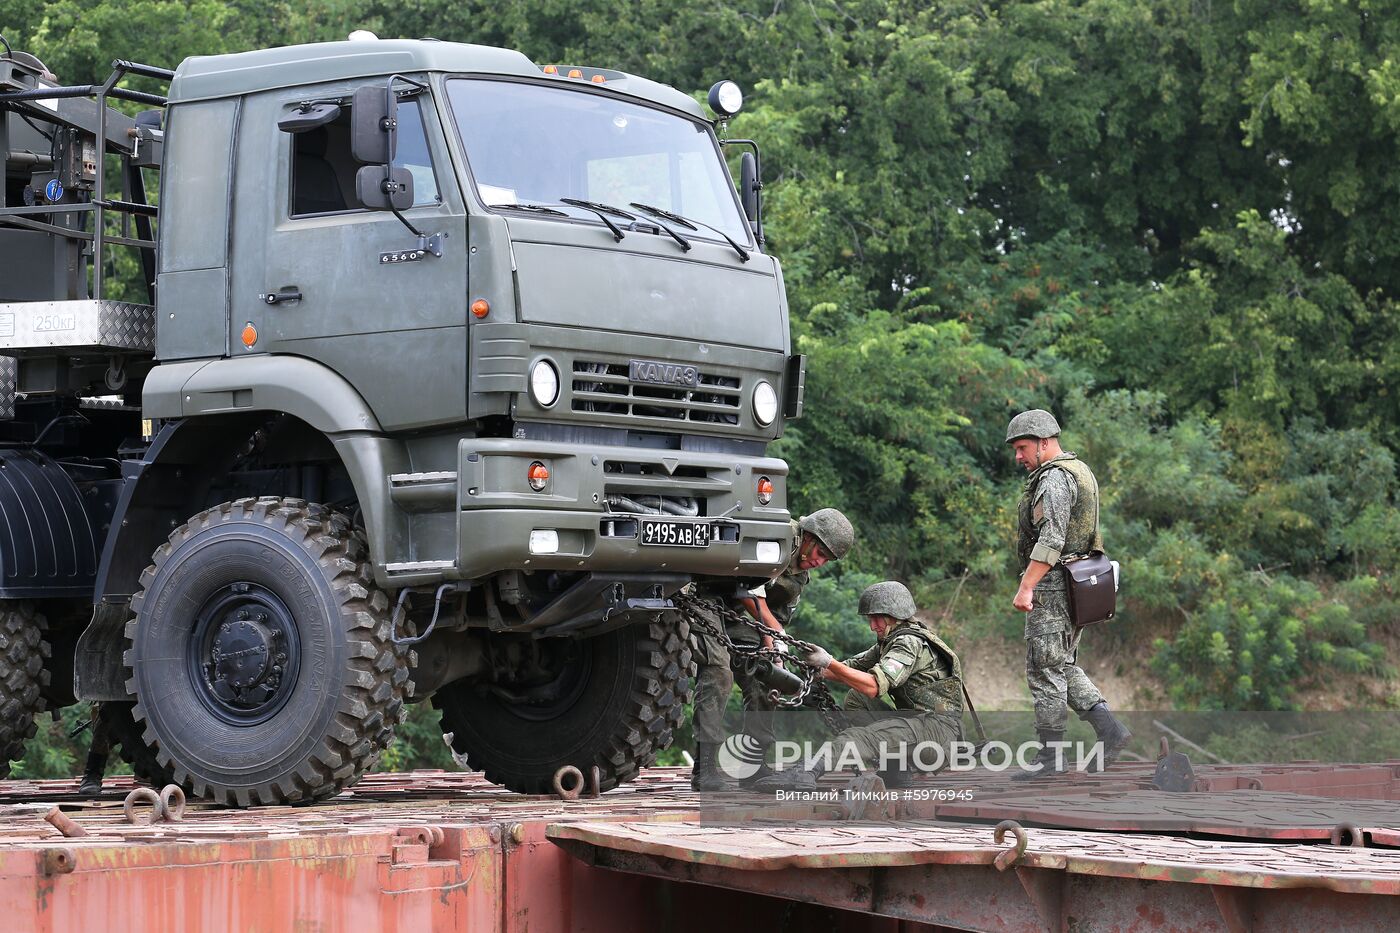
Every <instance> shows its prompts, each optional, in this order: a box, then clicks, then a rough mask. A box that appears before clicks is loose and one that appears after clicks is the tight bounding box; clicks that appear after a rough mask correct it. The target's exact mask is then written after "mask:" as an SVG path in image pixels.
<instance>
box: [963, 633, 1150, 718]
mask: <svg viewBox="0 0 1400 933" xmlns="http://www.w3.org/2000/svg"><path fill="white" fill-rule="evenodd" d="M1094 636H1095V633H1094V632H1092V631H1091V632H1087V633H1086V634H1085V635H1084V639H1083V647H1082V648H1081V650H1080V653H1079V661H1080V666H1081V667H1083V668H1084V673H1086V674H1088V675H1089V679H1090V680H1092V681H1093V682H1094V683H1095V684H1097V685H1098V688H1099V690H1100V691H1102V692H1103V695H1104V696H1105V697H1106V698H1107V699H1108V703H1109V705H1110V706H1111V707H1114V708H1116V709H1142V708H1148V706H1149V705H1150V706H1156V705H1159V704H1160V703H1161V701H1160V699H1156V700H1154V699H1153V697H1154V695H1158V694H1160V692H1161V691H1160V688H1158V687H1157V684H1156V681H1155V679H1154V678H1152V676H1151V674H1150V672H1149V671H1148V670H1147V669H1146V667H1145V665H1144V664H1143V663H1142V662H1141V661H1139V660H1137V659H1133V658H1129V657H1127V656H1126V652H1121V651H1108V652H1105V651H1103V650H1096V646H1095V641H1102V639H1096V638H1095V637H1094ZM955 650H957V651H958V656H959V658H960V660H961V661H962V665H963V675H964V677H965V679H966V683H967V688H968V693H970V694H971V695H972V702H973V703H975V704H976V705H977V709H978V710H979V711H980V710H984V709H985V710H1028V709H1030V708H1031V695H1030V691H1029V690H1027V689H1026V653H1025V652H1026V648H1025V643H1024V642H1011V641H1007V640H1004V639H999V638H987V639H982V640H979V641H973V642H968V643H966V644H964V645H958V646H956V647H955Z"/></svg>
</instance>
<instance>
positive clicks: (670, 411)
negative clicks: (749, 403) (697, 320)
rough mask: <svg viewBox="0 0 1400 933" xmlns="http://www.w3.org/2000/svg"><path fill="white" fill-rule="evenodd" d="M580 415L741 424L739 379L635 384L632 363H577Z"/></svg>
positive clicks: (575, 380)
mask: <svg viewBox="0 0 1400 933" xmlns="http://www.w3.org/2000/svg"><path fill="white" fill-rule="evenodd" d="M572 388H573V394H572V407H573V410H574V411H578V412H589V413H592V414H598V415H622V416H628V415H630V416H633V417H637V418H668V419H671V420H674V421H689V422H693V423H700V424H734V425H737V424H738V423H739V397H740V394H741V393H740V385H739V379H738V378H737V377H734V376H717V375H713V374H705V373H702V374H701V375H700V386H699V387H698V388H695V389H687V388H682V387H676V386H658V385H647V384H643V383H634V382H632V381H630V380H629V379H628V378H627V364H626V363H607V362H598V361H592V360H574V372H573V387H572Z"/></svg>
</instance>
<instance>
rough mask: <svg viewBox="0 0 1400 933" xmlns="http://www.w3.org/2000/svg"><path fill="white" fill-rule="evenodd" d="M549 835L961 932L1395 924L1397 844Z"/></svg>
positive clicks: (653, 865) (691, 828)
mask: <svg viewBox="0 0 1400 933" xmlns="http://www.w3.org/2000/svg"><path fill="white" fill-rule="evenodd" d="M547 835H548V837H549V838H550V839H552V840H554V841H555V842H558V843H560V844H561V845H563V846H564V847H565V848H567V849H569V851H571V852H573V853H574V854H575V855H576V856H578V857H579V858H580V859H582V860H583V861H585V862H587V863H588V864H590V865H594V866H598V867H605V868H611V869H614V870H618V871H626V872H632V873H636V874H641V875H647V876H651V877H657V878H668V879H672V880H678V881H691V882H698V883H702V884H712V885H726V886H733V885H735V884H739V885H742V886H743V887H744V888H745V889H746V890H750V891H761V892H764V893H766V894H769V895H771V896H779V897H786V898H790V899H793V900H799V901H804V902H808V903H819V904H825V905H827V906H830V907H837V908H841V909H845V910H855V911H860V912H862V913H869V914H875V915H879V916H885V917H890V918H895V919H908V920H917V921H920V922H924V923H931V924H939V925H944V926H952V927H955V928H959V929H963V928H965V929H980V930H990V929H1027V930H1034V929H1051V930H1061V929H1075V930H1086V929H1125V928H1126V929H1186V930H1211V929H1220V930H1243V929H1250V928H1252V927H1255V926H1258V927H1259V928H1261V929H1262V928H1268V929H1271V930H1321V929H1326V928H1328V927H1331V926H1334V925H1337V924H1338V922H1339V921H1344V923H1343V924H1342V925H1343V928H1345V929H1349V930H1353V929H1355V930H1362V929H1364V930H1377V931H1381V930H1391V931H1393V930H1396V929H1400V851H1396V850H1376V849H1357V848H1344V847H1341V846H1332V845H1311V846H1300V845H1260V844H1252V843H1244V842H1222V841H1218V840H1193V839H1182V838H1177V837H1172V836H1154V835H1134V836H1125V835H1122V834H1114V833H1097V832H1075V831H1070V830H1055V829H1037V830H1031V831H1028V832H1027V833H1026V838H1025V845H1024V847H1023V849H1022V851H1019V852H1018V851H1017V849H1016V848H1014V846H1015V840H1014V838H1012V837H1008V839H1007V842H1008V843H1010V844H1011V845H1012V846H1013V848H1008V847H1007V846H1006V845H1001V844H998V843H997V842H996V841H995V837H994V834H993V829H992V828H991V827H983V826H977V827H971V826H956V825H949V824H944V823H937V822H914V821H909V822H902V823H898V824H892V823H887V822H875V823H870V822H855V823H844V824H833V823H831V822H810V821H786V820H785V821H780V822H773V821H759V822H751V823H746V824H741V825H732V826H724V825H713V824H700V823H692V822H685V823H672V824H667V825H664V826H663V825H651V824H645V823H589V822H578V823H567V824H556V825H553V826H550V827H549V829H548V831H547ZM999 857H1000V858H999ZM999 862H1000V863H1001V864H998V863H999ZM1006 869H1014V870H1013V871H1007V870H1006Z"/></svg>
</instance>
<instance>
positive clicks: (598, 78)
mask: <svg viewBox="0 0 1400 933" xmlns="http://www.w3.org/2000/svg"><path fill="white" fill-rule="evenodd" d="M588 80H590V81H592V82H593V83H594V84H603V83H604V82H606V81H607V80H608V79H607V78H605V77H603V76H602V75H594V76H593V77H591V78H589V79H588Z"/></svg>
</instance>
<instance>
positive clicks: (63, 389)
mask: <svg viewBox="0 0 1400 933" xmlns="http://www.w3.org/2000/svg"><path fill="white" fill-rule="evenodd" d="M0 66H2V67H0V151H3V152H5V153H6V163H5V165H6V177H5V182H6V183H5V189H4V202H3V203H0V249H3V250H4V256H5V260H4V271H3V273H0V354H5V356H4V357H3V359H5V360H8V361H9V364H10V365H9V366H8V367H7V368H6V369H4V370H3V371H0V379H3V380H4V381H5V382H6V383H7V387H8V388H10V389H12V391H13V401H12V402H11V403H10V406H9V410H8V411H7V412H5V414H7V415H8V420H5V421H3V422H0V426H2V427H0V442H3V446H0V480H4V482H0V524H3V525H6V526H7V527H8V532H9V533H8V534H0V598H3V599H4V600H5V602H3V603H0V608H3V610H4V616H3V619H0V626H3V628H4V630H5V632H6V633H7V634H9V635H11V636H12V637H11V641H10V644H11V647H10V648H9V650H8V652H7V653H5V654H4V655H3V656H0V668H3V669H0V692H4V691H8V694H9V695H7V696H3V697H0V701H3V705H4V708H5V709H6V710H9V709H11V708H15V709H18V710H19V711H20V713H21V714H22V715H20V716H18V717H17V718H11V719H9V720H7V721H6V722H4V723H0V733H4V734H3V735H0V745H3V746H4V748H0V754H5V755H6V757H5V765H4V767H5V768H6V769H8V760H9V758H13V757H18V755H19V754H20V753H21V747H22V743H23V740H24V738H25V737H26V736H27V735H29V734H32V729H33V726H32V719H33V716H34V714H35V713H37V712H38V711H39V710H40V709H42V708H44V706H45V705H46V704H47V705H49V706H58V705H64V704H69V703H73V702H77V701H79V700H86V701H99V702H100V703H101V704H102V707H101V709H102V715H101V725H102V727H103V728H106V729H108V730H110V732H111V734H112V737H113V738H114V739H115V740H117V741H119V742H120V744H121V746H122V749H123V753H124V754H125V755H126V756H127V757H128V758H129V759H131V760H132V761H133V764H134V765H135V766H136V768H137V771H138V774H141V775H142V776H145V777H147V778H148V779H150V780H159V781H173V782H175V783H180V784H182V785H184V787H185V788H186V789H187V791H189V792H192V793H194V794H197V795H201V796H206V797H210V798H213V799H216V800H219V801H223V802H227V803H230V804H236V805H248V804H254V803H276V802H287V801H308V800H313V799H318V798H323V797H327V796H331V795H334V794H335V793H337V792H339V791H340V790H341V789H343V788H345V787H347V786H349V785H350V784H352V783H353V782H354V781H356V780H357V779H358V778H359V777H360V775H361V774H362V773H363V772H364V770H365V769H366V768H367V767H369V766H370V765H371V764H372V763H373V762H374V761H375V760H376V758H377V757H378V755H379V753H380V752H381V751H382V750H383V749H384V748H385V747H386V745H387V744H388V743H389V741H390V740H391V739H392V736H393V734H394V729H395V726H396V725H397V724H398V722H399V721H400V719H401V717H402V715H403V710H404V704H405V703H411V702H416V701H422V700H425V699H429V698H431V699H432V701H433V703H434V704H435V705H436V706H437V707H438V708H439V709H440V710H441V713H442V725H443V730H444V732H445V733H447V734H448V735H449V736H450V740H451V743H452V745H453V746H454V748H455V749H456V750H457V751H458V752H459V753H461V754H463V755H465V757H466V760H467V762H468V763H469V765H471V766H473V767H475V768H478V769H481V770H483V771H485V773H486V775H487V777H488V778H489V779H491V780H492V781H495V782H497V783H500V784H503V785H505V786H507V787H509V788H512V789H514V790H517V791H522V792H531V793H538V792H544V791H547V790H548V789H550V787H551V785H552V783H553V782H554V781H555V780H556V778H557V777H558V775H560V773H561V769H564V770H567V769H568V768H569V767H570V766H572V767H573V768H577V769H579V772H581V773H582V774H584V775H593V774H596V776H597V777H596V779H597V781H598V784H599V787H600V789H607V788H609V787H611V786H614V785H616V784H618V783H620V782H623V781H627V780H629V779H630V778H632V777H633V776H634V775H635V774H636V772H637V769H638V768H639V767H640V766H642V765H643V764H645V763H647V762H648V761H649V760H650V759H651V758H652V757H653V756H654V754H655V752H656V751H657V750H658V749H660V748H663V747H665V746H666V745H667V744H669V742H670V741H671V734H672V730H673V729H674V728H675V727H676V726H677V725H679V724H680V722H681V720H682V715H683V712H682V708H683V705H684V703H685V702H686V700H687V698H688V695H689V692H690V685H691V682H692V677H693V668H694V666H693V663H692V660H691V656H690V646H689V638H688V632H687V624H686V621H685V619H684V618H683V617H681V615H680V613H679V612H678V611H677V610H676V609H675V606H674V603H673V601H672V597H673V596H675V594H676V593H677V592H678V591H679V590H680V589H681V588H682V587H683V586H686V585H687V584H694V585H696V586H698V587H699V588H701V589H702V590H704V589H709V590H712V591H714V592H716V593H720V594H732V593H734V592H735V590H736V587H739V586H746V585H751V584H753V583H755V582H758V581H762V580H764V579H767V578H771V577H772V576H773V575H774V574H775V573H777V572H778V571H779V570H780V569H781V568H782V567H784V566H785V564H786V563H787V562H788V560H789V558H790V555H791V548H792V546H793V542H792V532H791V523H790V521H789V514H788V512H787V509H786V495H785V492H786V477H787V466H786V465H785V464H784V463H783V462H782V461H781V460H778V459H774V458H771V457H768V456H767V455H766V447H767V445H768V443H769V442H771V441H772V440H774V439H775V438H777V437H778V436H779V434H780V432H781V431H782V428H783V424H784V422H785V420H789V419H791V418H794V417H796V416H797V415H798V414H799V413H800V408H801V391H802V361H801V359H800V358H799V357H795V356H793V355H791V353H790V346H789V336H788V316H787V307H786V301H785V298H784V292H783V283H782V277H781V273H780V270H779V268H778V264H777V262H776V261H775V260H774V259H773V258H772V257H770V256H768V255H765V254H764V253H763V251H762V249H761V221H760V215H759V213H758V205H757V198H758V195H757V191H758V187H759V184H758V181H757V171H756V152H755V153H745V154H744V156H743V161H742V166H743V171H742V172H741V177H742V184H741V185H740V190H739V191H736V188H735V185H734V183H733V182H732V180H731V177H730V174H729V171H728V169H727V167H726V161H725V158H724V155H723V149H722V147H721V142H720V140H719V139H718V138H717V135H716V123H715V122H714V121H712V120H710V119H707V118H706V116H705V114H704V111H702V109H701V107H700V106H699V105H697V104H696V103H695V102H694V101H693V100H692V99H691V98H690V97H689V96H687V95H685V94H682V93H680V92H678V91H676V90H673V89H671V88H668V87H665V86H662V85H659V84H656V83H653V82H651V81H647V80H645V79H642V78H639V77H636V76H632V75H627V74H623V73H621V72H617V71H611V70H603V69H596V68H582V67H572V66H562V65H561V66H553V65H546V66H543V67H541V66H537V65H535V64H534V63H532V62H531V61H529V60H528V59H527V58H526V57H525V56H523V55H521V54H519V53H517V52H512V51H505V50H501V49H493V48H484V47H479V46H472V45H462V44H456V43H449V42H437V41H429V40H424V41H377V40H376V41H356V42H337V43H325V44H317V45H304V46H294V47H288V48H279V49H268V50H262V51H253V52H246V53H240V54H234V55H221V56H214V57H203V58H191V59H188V60H186V61H185V62H184V63H183V64H182V65H180V67H179V68H178V69H177V70H176V71H175V72H173V73H171V72H163V71H162V70H161V69H158V68H152V67H150V66H145V65H138V64H135V63H130V62H121V61H119V62H116V63H114V68H115V69H116V70H115V71H114V73H113V75H112V76H111V78H110V79H109V80H108V81H107V82H106V83H105V84H102V85H93V86H81V87H70V86H64V85H62V84H61V83H60V82H59V81H58V80H57V78H55V77H54V76H53V75H51V74H48V73H47V72H46V70H45V69H44V68H43V65H42V63H40V62H38V61H37V60H36V59H33V58H32V57H30V56H25V55H23V54H22V53H14V54H11V55H9V56H7V57H5V58H3V59H0ZM128 76H137V77H140V78H143V79H145V80H147V81H163V80H168V82H169V94H168V99H165V98H162V97H160V96H158V95H155V94H153V93H151V92H149V91H137V90H130V89H127V88H126V87H125V86H124V85H123V79H124V78H126V77H128ZM736 92H737V88H734V87H733V86H732V85H726V86H722V87H721V86H717V87H716V90H715V92H714V93H712V95H711V97H712V101H713V102H714V103H713V106H714V107H715V108H716V109H717V110H718V111H719V113H720V116H721V117H725V116H728V115H731V114H732V112H733V111H734V110H736V109H737V106H738V104H737V99H736V98H737V94H736ZM94 97H95V98H96V100H95V101H94V100H93V99H92V98H94ZM114 99H116V100H127V101H136V102H139V103H145V104H148V105H150V104H154V105H158V109H156V110H154V111H152V112H147V113H142V114H140V115H138V116H136V117H135V118H134V119H133V118H130V117H128V116H126V115H124V114H123V113H121V112H119V110H118V109H114V108H113V107H110V106H108V103H109V102H110V101H112V100H114ZM162 104H163V107H159V105H162ZM99 140H100V141H101V142H100V144H99ZM157 169H158V170H159V184H160V188H159V198H158V205H159V207H158V209H157V208H156V207H153V206H151V205H150V204H148V203H147V201H148V198H147V196H146V183H147V181H148V180H149V179H150V177H151V176H153V175H154V173H155V171H156V170H157ZM118 183H119V184H120V185H121V197H115V196H113V194H112V191H113V190H114V185H116V184H118ZM119 254H120V255H121V256H124V257H126V258H124V259H118V258H117V257H118V255H119ZM131 257H135V261H132V258H131ZM123 263H124V265H123ZM123 269H126V270H128V271H130V270H134V272H132V274H131V275H128V279H134V280H135V283H136V284H135V286H134V287H135V288H136V289H137V290H138V291H141V292H142V293H141V294H132V293H131V292H132V287H127V288H126V291H125V292H122V293H117V292H116V291H114V289H116V288H118V287H120V282H119V281H118V279H120V273H121V271H122V270H123ZM114 276H115V277H114ZM147 286H149V287H150V296H149V297H146V295H145V294H144V291H143V290H144V289H145V288H146V287H147Z"/></svg>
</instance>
